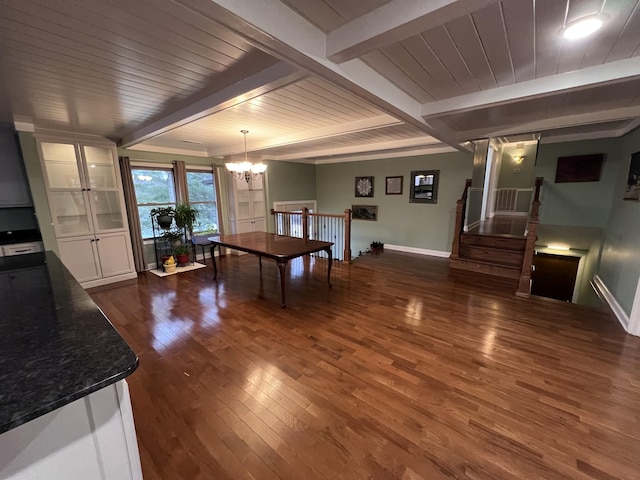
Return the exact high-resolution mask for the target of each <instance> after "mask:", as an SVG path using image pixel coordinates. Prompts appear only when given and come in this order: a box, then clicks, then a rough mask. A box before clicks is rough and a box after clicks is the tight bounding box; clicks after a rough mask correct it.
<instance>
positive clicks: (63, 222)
mask: <svg viewBox="0 0 640 480" xmlns="http://www.w3.org/2000/svg"><path fill="white" fill-rule="evenodd" d="M49 204H50V208H51V217H52V220H53V226H54V228H55V231H56V235H57V236H65V235H81V234H85V233H91V223H90V220H89V212H88V211H87V205H86V203H85V193H84V192H82V191H75V192H73V191H67V192H62V191H56V192H49Z"/></svg>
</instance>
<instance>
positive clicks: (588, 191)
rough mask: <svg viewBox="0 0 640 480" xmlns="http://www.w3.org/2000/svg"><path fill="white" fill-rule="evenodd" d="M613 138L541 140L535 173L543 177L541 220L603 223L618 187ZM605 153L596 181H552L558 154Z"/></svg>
mask: <svg viewBox="0 0 640 480" xmlns="http://www.w3.org/2000/svg"><path fill="white" fill-rule="evenodd" d="M620 142H621V140H620V139H617V138H610V139H600V140H585V141H580V142H566V143H552V144H541V145H540V148H539V152H538V162H537V165H536V168H535V176H536V177H544V185H543V187H542V192H541V196H540V200H541V202H542V207H541V209H540V221H541V223H544V224H548V225H580V226H589V227H605V226H606V225H607V221H608V218H609V213H610V211H611V207H612V202H613V198H614V192H615V191H617V190H618V188H619V187H620V185H619V178H618V176H619V173H620V167H621V165H620V163H621V161H622V159H621V158H620V156H619V155H618V153H617V152H618V145H619V144H620ZM589 153H605V154H606V155H607V157H606V159H605V161H604V164H603V168H602V174H601V176H600V181H598V182H574V183H555V177H556V166H557V161H558V157H564V156H570V155H582V154H589Z"/></svg>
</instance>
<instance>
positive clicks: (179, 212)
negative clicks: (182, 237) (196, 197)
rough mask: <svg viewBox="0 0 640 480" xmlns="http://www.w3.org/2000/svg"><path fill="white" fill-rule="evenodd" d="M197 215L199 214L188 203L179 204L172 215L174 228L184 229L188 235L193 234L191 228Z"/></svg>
mask: <svg viewBox="0 0 640 480" xmlns="http://www.w3.org/2000/svg"><path fill="white" fill-rule="evenodd" d="M199 215H200V212H199V211H198V210H197V209H196V208H193V207H192V206H191V205H189V204H188V203H179V204H178V205H176V209H175V213H174V217H175V220H176V227H178V228H180V229H183V228H186V229H187V231H188V232H189V234H191V233H193V226H194V225H196V222H197V220H198V216H199Z"/></svg>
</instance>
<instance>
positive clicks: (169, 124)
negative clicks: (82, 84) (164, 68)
mask: <svg viewBox="0 0 640 480" xmlns="http://www.w3.org/2000/svg"><path fill="white" fill-rule="evenodd" d="M307 75H308V74H307V73H306V72H304V71H301V70H299V69H298V68H297V67H295V66H293V65H291V64H289V63H285V62H278V63H276V64H275V65H272V66H270V67H267V68H265V69H264V70H262V71H260V72H258V73H255V74H253V75H250V76H248V77H246V78H244V79H242V80H241V81H239V82H237V83H235V84H233V85H230V86H229V87H226V88H223V89H222V90H220V91H218V92H215V93H213V94H211V95H208V96H206V97H204V98H202V99H200V100H198V101H196V102H193V103H190V104H188V105H186V106H183V107H182V108H179V109H178V110H175V111H174V112H172V113H170V114H168V115H165V116H164V117H163V118H161V119H159V120H155V121H152V122H150V123H147V124H146V125H143V126H141V127H140V128H137V129H136V130H134V131H132V132H130V133H128V134H126V135H124V136H123V137H122V140H121V141H120V143H119V146H121V147H124V148H128V147H130V146H131V145H135V144H136V143H140V142H143V141H145V140H149V139H151V138H153V137H156V136H158V135H160V134H162V133H166V132H168V131H170V130H173V129H174V128H177V127H181V126H183V125H186V124H188V123H191V122H193V121H195V120H199V119H201V118H204V117H206V116H208V115H212V114H214V113H217V112H220V111H222V110H226V109H227V108H230V107H233V106H235V105H238V104H240V103H244V102H246V101H248V100H251V99H252V98H256V97H259V96H260V95H264V94H265V93H269V92H271V91H273V90H277V89H279V88H282V87H284V86H286V85H289V84H291V83H294V82H297V81H299V80H301V79H302V78H304V77H306V76H307Z"/></svg>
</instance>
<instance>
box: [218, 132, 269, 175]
mask: <svg viewBox="0 0 640 480" xmlns="http://www.w3.org/2000/svg"><path fill="white" fill-rule="evenodd" d="M240 133H242V134H243V135H244V162H241V163H238V162H229V163H226V164H225V166H226V167H227V170H229V171H230V172H231V174H232V175H233V178H234V179H236V180H240V179H243V178H244V179H245V180H246V181H247V183H249V180H251V179H253V180H256V179H257V178H259V177H261V176H262V175H263V174H264V172H265V170H266V169H267V166H266V165H265V164H264V163H262V162H260V163H251V162H250V161H249V160H248V159H247V133H249V130H240Z"/></svg>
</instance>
